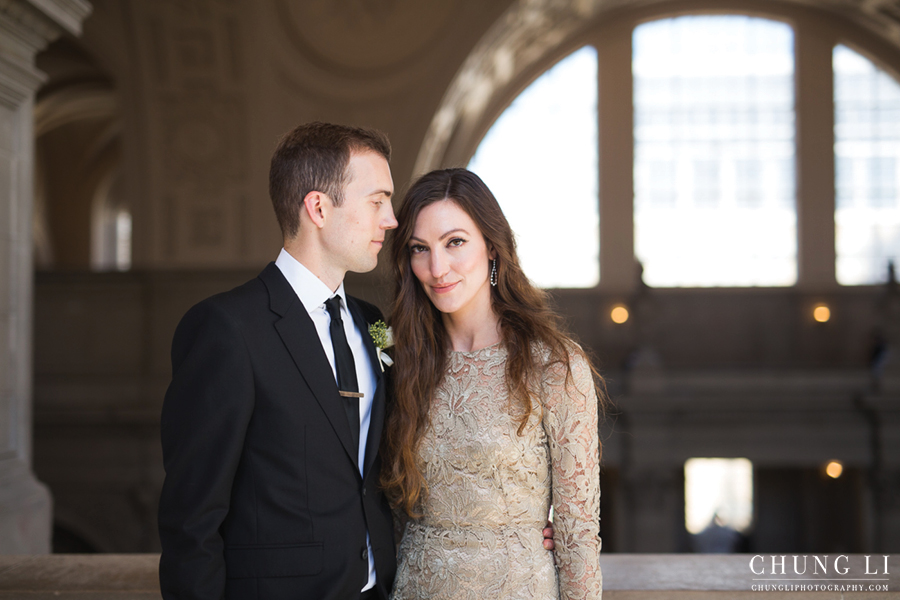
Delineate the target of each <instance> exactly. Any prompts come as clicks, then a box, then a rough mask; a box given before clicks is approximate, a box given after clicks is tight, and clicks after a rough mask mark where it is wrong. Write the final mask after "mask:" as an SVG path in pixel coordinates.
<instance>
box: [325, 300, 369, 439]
mask: <svg viewBox="0 0 900 600" xmlns="http://www.w3.org/2000/svg"><path fill="white" fill-rule="evenodd" d="M325 309H326V310H327V311H328V314H329V315H331V324H330V325H329V326H328V329H329V331H330V333H331V345H332V346H333V347H334V369H335V371H337V385H338V390H340V393H341V401H342V402H343V404H344V410H346V411H347V420H348V421H350V433H351V434H352V436H353V447H354V448H356V449H357V452H359V399H360V398H361V397H362V394H360V393H359V383H358V382H357V380H356V363H355V362H354V361H353V352H351V351H350V344H348V343H347V335H346V334H345V333H344V321H343V320H342V319H341V297H340V296H332V297H331V298H329V299H328V300H326V301H325Z"/></svg>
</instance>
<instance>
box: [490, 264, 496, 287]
mask: <svg viewBox="0 0 900 600" xmlns="http://www.w3.org/2000/svg"><path fill="white" fill-rule="evenodd" d="M491 287H497V259H496V258H495V259H493V260H492V261H491Z"/></svg>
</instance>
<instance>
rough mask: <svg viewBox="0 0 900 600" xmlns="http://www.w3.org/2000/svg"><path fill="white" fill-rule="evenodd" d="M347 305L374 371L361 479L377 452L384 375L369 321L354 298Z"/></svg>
mask: <svg viewBox="0 0 900 600" xmlns="http://www.w3.org/2000/svg"><path fill="white" fill-rule="evenodd" d="M347 307H348V308H349V309H350V314H351V315H353V322H354V323H355V324H356V327H357V329H359V331H360V333H362V337H363V345H364V346H365V347H366V353H367V354H368V356H369V362H370V364H371V365H372V370H373V371H374V372H375V393H374V394H373V396H372V415H371V417H370V419H369V435H368V437H367V438H366V454H365V459H364V460H363V479H365V478H366V476H368V474H369V469H370V468H371V466H372V463H374V462H375V456H376V454H378V446H379V444H380V443H381V431H382V429H383V428H384V410H385V406H384V404H385V400H384V394H385V389H384V388H385V377H384V372H383V371H382V370H381V369H382V367H381V361H380V360H379V358H378V351H377V349H376V348H375V343H374V342H373V341H372V336H371V335H370V334H369V323H367V322H366V318H365V316H364V315H363V311H362V308H361V307H360V306H359V304H358V303H357V302H356V299H354V298H349V297H348V301H347Z"/></svg>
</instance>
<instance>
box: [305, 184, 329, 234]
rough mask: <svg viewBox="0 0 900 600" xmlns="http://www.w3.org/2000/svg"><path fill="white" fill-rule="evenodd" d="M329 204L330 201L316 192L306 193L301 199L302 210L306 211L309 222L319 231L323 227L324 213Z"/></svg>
mask: <svg viewBox="0 0 900 600" xmlns="http://www.w3.org/2000/svg"><path fill="white" fill-rule="evenodd" d="M329 202H330V200H328V197H327V196H326V195H325V194H323V193H322V192H316V191H312V192H310V193H308V194H307V195H306V197H305V198H303V210H305V211H306V215H307V216H308V217H309V219H310V221H312V222H313V224H314V225H315V226H316V227H318V228H319V229H321V228H322V227H324V226H325V211H326V208H327V203H329Z"/></svg>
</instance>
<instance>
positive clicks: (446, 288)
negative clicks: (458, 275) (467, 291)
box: [431, 281, 459, 294]
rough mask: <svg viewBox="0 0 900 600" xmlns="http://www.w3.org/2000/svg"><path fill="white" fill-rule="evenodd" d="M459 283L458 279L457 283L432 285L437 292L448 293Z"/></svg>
mask: <svg viewBox="0 0 900 600" xmlns="http://www.w3.org/2000/svg"><path fill="white" fill-rule="evenodd" d="M458 284H459V282H458V281H457V282H456V283H451V284H448V285H433V286H431V289H433V290H434V293H435V294H446V293H447V292H450V291H453V288H455V287H456V286H457V285H458Z"/></svg>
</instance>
